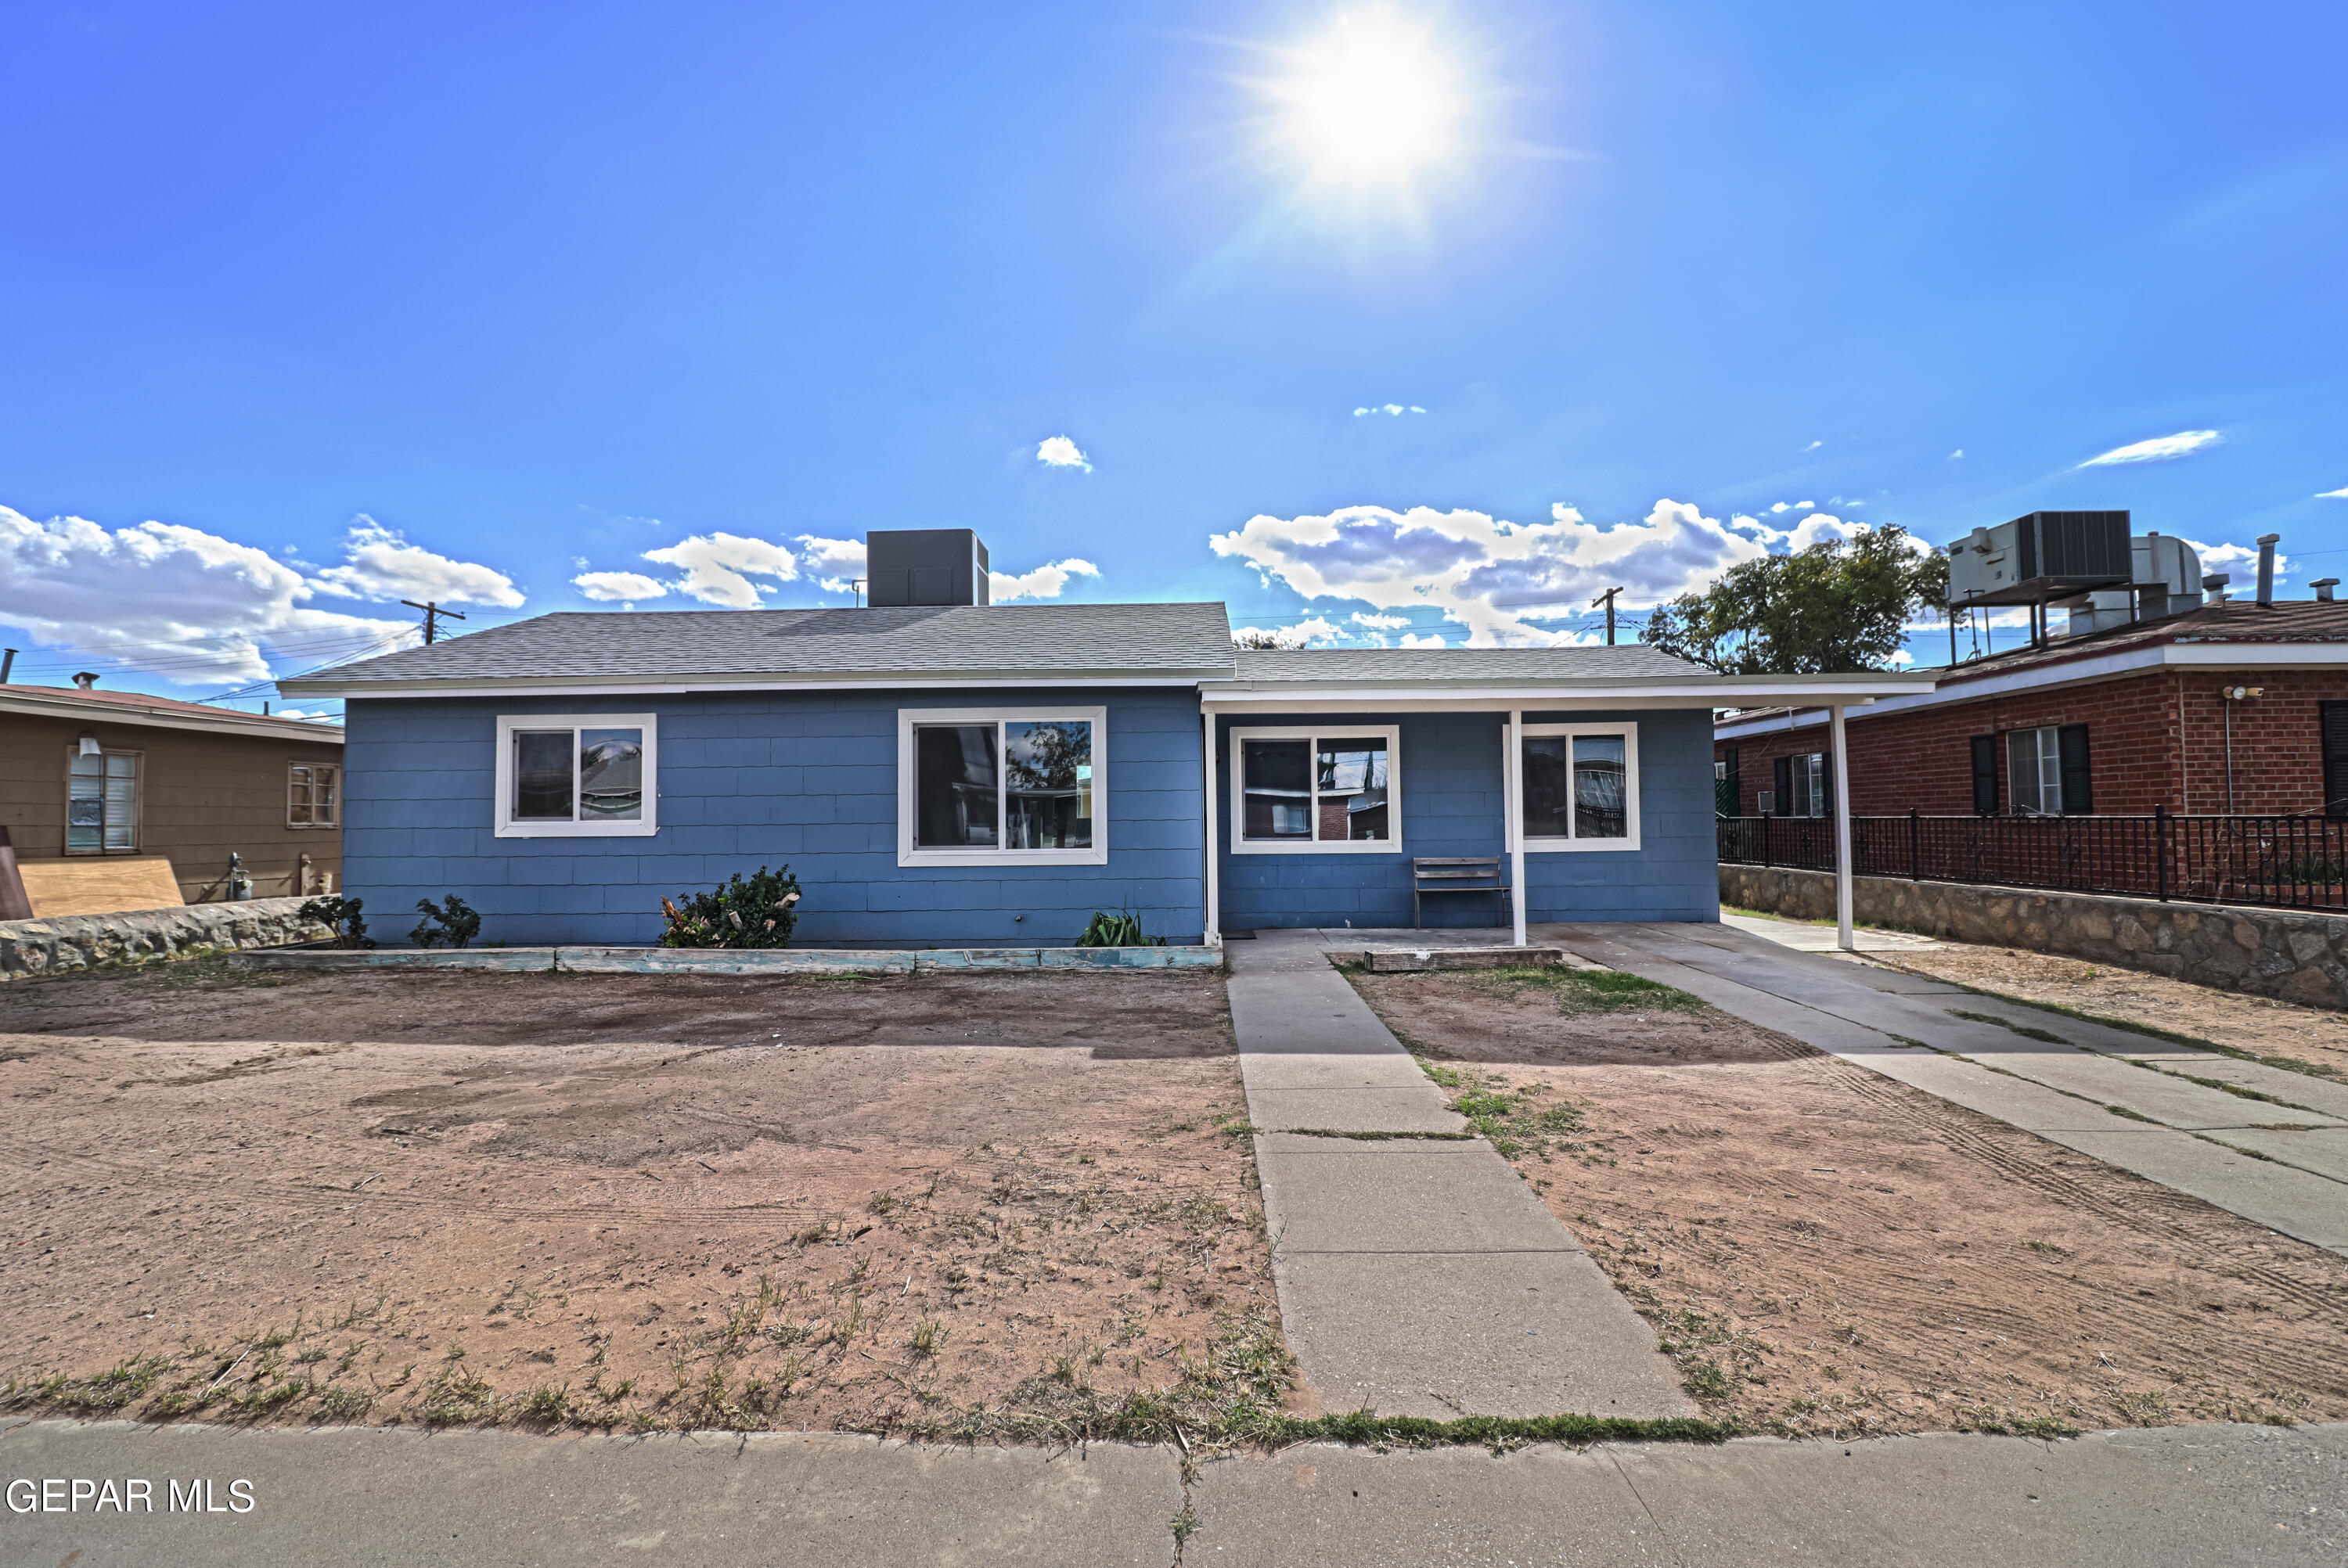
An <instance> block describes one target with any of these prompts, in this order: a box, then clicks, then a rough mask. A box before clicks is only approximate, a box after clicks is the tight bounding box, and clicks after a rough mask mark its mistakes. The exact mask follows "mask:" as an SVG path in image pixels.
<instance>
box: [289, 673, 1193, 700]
mask: <svg viewBox="0 0 2348 1568" xmlns="http://www.w3.org/2000/svg"><path fill="white" fill-rule="evenodd" d="M1229 673H1230V667H1229V666H1228V665H1226V666H1221V667H1214V666H1207V667H1201V668H1188V669H1186V668H1179V667H1176V668H1162V667H1143V668H1135V669H1123V670H1081V669H1080V670H890V671H810V672H806V673H796V672H793V673H784V672H774V671H766V672H754V673H747V674H740V675H734V674H722V675H711V674H671V675H640V676H630V677H621V676H601V675H504V676H499V675H442V676H435V677H433V678H432V679H430V680H416V679H410V680H404V681H403V680H376V681H337V680H335V679H333V678H332V677H331V676H328V675H319V676H312V677H308V678H304V679H296V680H290V681H280V682H278V683H277V689H278V690H279V691H281V692H284V693H285V694H286V695H287V696H289V697H340V698H346V699H347V698H352V697H489V696H500V697H502V696H513V697H528V696H548V697H574V696H592V695H595V694H598V693H603V692H609V693H613V694H615V695H616V694H621V693H632V692H633V693H647V694H651V693H681V692H794V691H797V692H839V691H891V690H898V689H901V688H904V687H909V686H926V687H940V686H1189V685H1194V684H1197V683H1199V682H1204V681H1210V680H1215V679H1218V678H1220V677H1223V676H1227V675H1228V674H1229Z"/></svg>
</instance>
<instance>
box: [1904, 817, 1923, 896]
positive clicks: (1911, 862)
mask: <svg viewBox="0 0 2348 1568" xmlns="http://www.w3.org/2000/svg"><path fill="white" fill-rule="evenodd" d="M1922 832H1923V819H1922V817H1921V815H1919V813H1918V812H1917V809H1916V808H1915V807H1914V806H1912V805H1911V806H1910V807H1909V808H1908V880H1909V881H1910V882H1921V881H1922V880H1924V851H1923V849H1922V847H1921V841H1920V837H1919V835H1921V833H1922Z"/></svg>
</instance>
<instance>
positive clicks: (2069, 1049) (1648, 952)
mask: <svg viewBox="0 0 2348 1568" xmlns="http://www.w3.org/2000/svg"><path fill="white" fill-rule="evenodd" d="M1535 934H1536V937H1537V938H1538V939H1540V940H1544V941H1549V942H1553V943H1557V944H1560V945H1562V946H1564V947H1566V948H1569V949H1570V950H1572V951H1574V952H1577V953H1580V954H1581V955H1583V956H1584V957H1586V958H1592V959H1595V960H1597V961H1598V962H1600V963H1602V964H1606V965H1609V966H1611V967H1612V968H1620V969H1625V970H1628V971H1629V972H1631V973H1632V974H1636V975H1642V976H1644V977H1645V978H1646V979H1653V980H1659V981H1661V982H1663V983H1664V984H1666V985H1672V986H1676V987H1678V988H1679V989H1682V990H1685V991H1692V992H1694V994H1695V995H1697V996H1700V997H1702V998H1703V999H1704V1000H1706V1001H1708V1002H1711V1003H1712V1004H1713V1005H1714V1006H1715V1007H1718V1008H1720V1009H1723V1010H1724V1011H1727V1012H1731V1013H1735V1015H1736V1016H1738V1017H1739V1018H1743V1019H1746V1020H1750V1021H1752V1022H1754V1023H1757V1024H1760V1025H1762V1026H1764V1027H1765V1028H1768V1029H1773V1030H1778V1031H1779V1032H1781V1033H1784V1034H1789V1035H1791V1036H1793V1037H1794V1038H1795V1039H1797V1040H1802V1041H1804V1042H1805V1043H1807V1044H1809V1045H1812V1046H1815V1047H1817V1048H1818V1050H1823V1051H1826V1052H1828V1054H1830V1055H1834V1056H1838V1057H1841V1058H1843V1059H1844V1060H1846V1061H1854V1062H1857V1063H1859V1064H1860V1065H1862V1066H1865V1067H1868V1068H1870V1069H1872V1070H1873V1071H1877V1072H1880V1073H1882V1074H1884V1075H1885V1076H1886V1077H1890V1078H1895V1079H1898V1080H1899V1081H1901V1082H1903V1083H1907V1084H1910V1085H1912V1086H1914V1087H1915V1088H1918V1089H1921V1090H1924V1091H1926V1092H1928V1093H1931V1094H1936V1095H1939V1096H1940V1097H1941V1098H1942V1099H1944V1100H1948V1101H1951V1102H1954V1103H1956V1104H1959V1105H1962V1106H1965V1107H1966V1108H1968V1109H1970V1110H1973V1111H1978V1112H1982V1114H1984V1115H1987V1116H1993V1117H1995V1118H1997V1119H1998V1120H1999V1121H2001V1122H2010V1123H2012V1124H2013V1125H2014V1126H2016V1127H2020V1128H2023V1129H2024V1130H2026V1131H2028V1132H2035V1133H2037V1134H2038V1135H2039V1136H2041V1137H2043V1138H2045V1139H2048V1140H2049V1141H2051V1142H2053V1143H2060V1144H2062V1145H2064V1146H2065V1147H2066V1148H2070V1149H2075V1150H2078V1151H2079V1152H2080V1153H2085V1154H2089V1155H2092V1156H2093V1157H2095V1158H2096V1159H2098V1160H2102V1161H2104V1162H2105V1163H2108V1164H2113V1165H2117V1166H2119V1167H2120V1168H2121V1169H2123V1170H2127V1171H2132V1172H2134V1173H2137V1174H2138V1175H2141V1176H2144V1177H2146V1178H2147V1179H2149V1180H2151V1181H2155V1182H2158V1183H2160V1184H2163V1185H2164V1186H2168V1187H2173V1188H2175V1189H2177V1190H2178V1191H2179V1192H2182V1193H2187V1194H2190V1195H2192V1196H2194V1197H2197V1198H2199V1199H2201V1200H2203V1201H2204V1202H2206V1203H2209V1204H2214V1205H2216V1206H2217V1207H2219V1208H2221V1209H2225V1210H2227V1211H2229V1212H2230V1213H2232V1214H2240V1215H2241V1216H2242V1217H2243V1218H2245V1219H2249V1220H2252V1221H2255V1222H2257V1223H2258V1224H2260V1225H2265V1226H2267V1227H2269V1228H2270V1229H2272V1230H2276V1231H2280V1232H2281V1233H2282V1234H2283V1235H2290V1236H2295V1237H2297V1238H2298V1239H2300V1240H2302V1241H2306V1242H2311V1243H2313V1244H2314V1245H2318V1246H2322V1247H2328V1248H2330V1249H2332V1250H2333V1251H2335V1252H2339V1253H2342V1254H2343V1255H2348V1085H2342V1084H2337V1083H2333V1082H2329V1081H2325V1080H2322V1079H2318V1078H2312V1077H2309V1076H2308V1075H2306V1074H2304V1073H2297V1072H2289V1071H2281V1070H2279V1069H2275V1068H2270V1067H2264V1066H2260V1064H2258V1063H2256V1062H2248V1061H2240V1059H2238V1058H2234V1057H2228V1056H2221V1055H2219V1054H2217V1053H2216V1052H2213V1051H2204V1050H2195V1049H2193V1048H2191V1047H2188V1046H2178V1045H2171V1044H2168V1043H2167V1042H2164V1041H2161V1040H2153V1039H2150V1038H2148V1037H2147V1036H2144V1035H2138V1034H2134V1033H2130V1032H2128V1031H2126V1030H2115V1029H2111V1028H2108V1027H2106V1026H2104V1025H2100V1024H2092V1023H2088V1022H2085V1021H2084V1020H2076V1019H2072V1018H2067V1017H2065V1016H2064V1015H2062V1014H2059V1013H2051V1012H2047V1011H2044V1010H2042V1009H2036V1008H2030V1007H2024V1006H2020V1005H2018V1004H2014V1003H2010V1002H2002V1001H1997V1000H1993V999H1990V998H1986V997H1982V996H1977V995H1975V994H1973V993H1972V992H1970V991H1967V990H1964V989H1962V988H1960V987H1957V986H1953V985H1951V984H1948V983H1947V982H1945V981H1941V980H1937V979H1931V978H1930V977H1926V976H1921V975H1914V974H1910V973H1908V972H1906V971H1904V970H1900V969H1894V968H1881V967H1878V966H1874V965H1869V964H1864V963H1854V962H1852V961H1851V960H1849V959H1848V958H1831V957H1827V956H1824V955H1822V954H1816V953H1808V952H1803V951H1799V950H1797V949H1794V948H1787V947H1786V946H1783V945H1780V944H1778V943H1776V942H1773V941H1771V940H1769V939H1767V938H1765V937H1761V936H1756V935H1755V934H1753V933H1752V932H1750V931H1747V930H1744V929H1740V928H1738V927H1735V926H1729V925H1667V924H1653V925H1640V924H1623V925H1611V924H1610V925H1603V926H1599V925H1592V926H1545V927H1536V928H1535ZM1965 1014H1973V1015H1976V1016H1973V1017H1970V1018H1969V1017H1965V1016H1962V1015H1965ZM2021 1030H2031V1031H2035V1032H2034V1033H2024V1032H2020V1031H2021ZM2039 1035H2044V1036H2051V1037H2053V1038H2050V1039H2041V1038H2037V1036H2039ZM2197 1079H2198V1080H2204V1081H2202V1082H2196V1081H2195V1080H2197ZM2213 1084H2215V1085H2226V1086H2230V1088H2228V1087H2213V1086H2212V1085H2213ZM2234 1091H2247V1095H2248V1096H2255V1098H2252V1097H2246V1094H2245V1093H2242V1092H2234Z"/></svg>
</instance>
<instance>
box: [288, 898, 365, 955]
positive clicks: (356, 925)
mask: <svg viewBox="0 0 2348 1568" xmlns="http://www.w3.org/2000/svg"><path fill="white" fill-rule="evenodd" d="M363 907H366V899H364V898H345V897H341V896H339V895H335V896H333V897H324V898H313V899H311V900H310V901H309V902H308V903H306V904H304V905H303V906H302V907H301V908H300V910H298V911H297V913H298V914H300V916H301V917H302V918H303V919H304V920H315V921H317V922H318V923H319V924H320V925H322V926H326V927H332V928H333V930H334V933H335V946H336V947H337V948H372V947H374V946H375V939H374V938H371V937H369V936H368V935H367V934H366V921H365V920H363V919H361V918H360V917H359V910H360V909H362V908H363Z"/></svg>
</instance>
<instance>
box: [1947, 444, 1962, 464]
mask: <svg viewBox="0 0 2348 1568" xmlns="http://www.w3.org/2000/svg"><path fill="white" fill-rule="evenodd" d="M1964 455H1965V449H1964V448H1963V447H1962V446H1960V447H1958V448H1957V449H1956V450H1955V451H1953V452H1952V453H1950V454H1949V456H1948V457H1947V459H1946V461H1948V462H1951V463H1953V462H1955V461H1956V460H1957V459H1958V458H1960V457H1962V456H1964Z"/></svg>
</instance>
